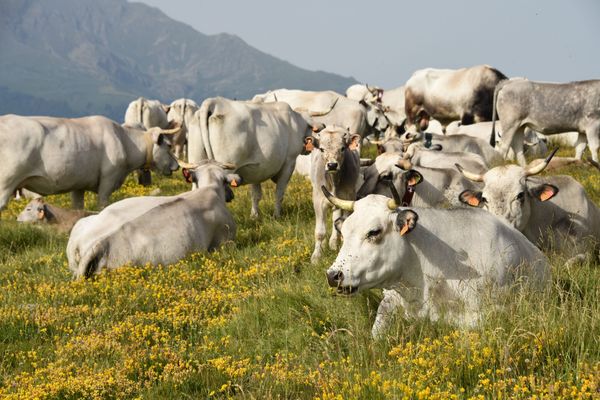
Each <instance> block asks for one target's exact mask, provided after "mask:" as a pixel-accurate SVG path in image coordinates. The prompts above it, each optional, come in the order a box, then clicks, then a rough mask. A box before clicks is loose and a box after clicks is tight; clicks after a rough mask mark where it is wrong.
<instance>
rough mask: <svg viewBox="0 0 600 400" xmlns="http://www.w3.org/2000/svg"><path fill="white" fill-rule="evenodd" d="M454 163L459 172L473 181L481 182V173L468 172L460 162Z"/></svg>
mask: <svg viewBox="0 0 600 400" xmlns="http://www.w3.org/2000/svg"><path fill="white" fill-rule="evenodd" d="M454 165H455V166H456V169H458V170H459V171H460V173H461V174H463V175H464V177H465V178H467V179H470V180H472V181H474V182H483V175H481V174H474V173H473V172H469V171H467V170H466V169H464V168H463V167H462V166H461V165H460V164H454Z"/></svg>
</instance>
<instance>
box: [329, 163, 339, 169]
mask: <svg viewBox="0 0 600 400" xmlns="http://www.w3.org/2000/svg"><path fill="white" fill-rule="evenodd" d="M337 167H338V163H336V162H328V163H327V170H328V171H335V170H336V169H337Z"/></svg>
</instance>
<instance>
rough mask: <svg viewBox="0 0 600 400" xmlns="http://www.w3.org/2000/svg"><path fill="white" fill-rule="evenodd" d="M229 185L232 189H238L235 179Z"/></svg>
mask: <svg viewBox="0 0 600 400" xmlns="http://www.w3.org/2000/svg"><path fill="white" fill-rule="evenodd" d="M230 185H231V186H233V187H238V183H237V181H236V180H235V179H234V180H232V181H231V184H230Z"/></svg>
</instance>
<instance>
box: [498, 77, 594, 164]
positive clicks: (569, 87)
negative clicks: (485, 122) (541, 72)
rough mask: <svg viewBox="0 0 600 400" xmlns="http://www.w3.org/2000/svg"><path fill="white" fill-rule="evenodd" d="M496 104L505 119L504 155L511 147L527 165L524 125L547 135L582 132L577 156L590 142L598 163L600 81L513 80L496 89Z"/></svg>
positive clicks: (522, 162) (576, 150)
mask: <svg viewBox="0 0 600 400" xmlns="http://www.w3.org/2000/svg"><path fill="white" fill-rule="evenodd" d="M494 105H495V108H494V110H495V111H497V114H498V118H499V119H501V120H502V128H503V134H502V145H501V146H500V152H501V154H503V155H504V156H505V157H506V155H507V154H508V149H509V148H512V149H513V151H514V153H515V154H516V157H517V161H518V162H519V164H520V165H526V163H527V162H526V160H525V157H524V155H523V152H524V150H523V135H524V130H525V128H531V129H533V130H535V131H537V132H540V133H543V134H544V135H553V134H558V133H563V132H569V131H577V132H579V137H578V139H577V143H576V145H575V157H576V158H577V159H581V157H582V155H583V151H584V150H585V144H586V141H587V145H588V146H589V148H590V151H591V152H592V159H593V160H594V161H596V162H598V149H599V148H600V80H590V81H580V82H571V83H545V82H534V81H530V80H527V79H523V78H517V79H510V80H507V81H504V82H501V83H500V84H499V85H498V87H497V88H496V91H495V92H494ZM495 119H496V115H495V114H494V116H493V120H495Z"/></svg>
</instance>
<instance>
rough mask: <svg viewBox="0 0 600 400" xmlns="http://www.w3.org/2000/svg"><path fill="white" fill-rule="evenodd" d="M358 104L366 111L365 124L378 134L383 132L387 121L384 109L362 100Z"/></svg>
mask: <svg viewBox="0 0 600 400" xmlns="http://www.w3.org/2000/svg"><path fill="white" fill-rule="evenodd" d="M360 104H361V105H362V106H363V107H364V108H365V109H366V112H367V124H369V126H370V127H371V128H373V129H375V130H377V131H379V132H385V130H386V129H387V127H388V125H389V120H388V119H387V117H386V115H385V112H384V108H383V107H382V106H381V105H380V104H378V103H367V102H366V101H364V100H361V101H360Z"/></svg>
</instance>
